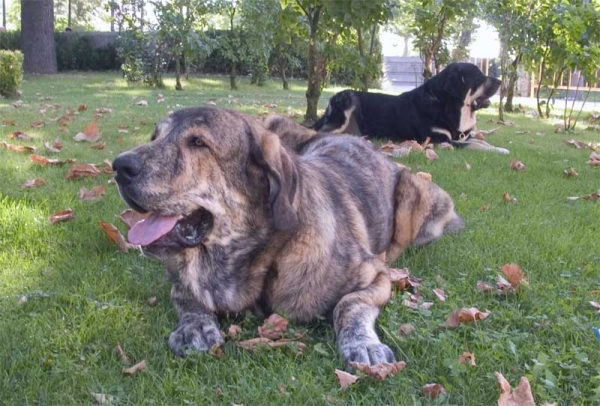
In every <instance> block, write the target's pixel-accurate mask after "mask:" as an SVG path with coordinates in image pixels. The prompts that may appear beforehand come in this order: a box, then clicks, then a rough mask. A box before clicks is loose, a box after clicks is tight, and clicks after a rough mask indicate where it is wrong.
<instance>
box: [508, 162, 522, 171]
mask: <svg viewBox="0 0 600 406" xmlns="http://www.w3.org/2000/svg"><path fill="white" fill-rule="evenodd" d="M510 169H512V170H513V171H524V170H525V164H523V162H521V161H519V160H518V159H513V160H512V162H511V163H510Z"/></svg>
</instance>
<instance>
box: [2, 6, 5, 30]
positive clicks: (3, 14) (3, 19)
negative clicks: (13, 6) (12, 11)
mask: <svg viewBox="0 0 600 406" xmlns="http://www.w3.org/2000/svg"><path fill="white" fill-rule="evenodd" d="M2 27H3V28H4V29H6V0H2Z"/></svg>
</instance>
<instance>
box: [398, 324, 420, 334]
mask: <svg viewBox="0 0 600 406" xmlns="http://www.w3.org/2000/svg"><path fill="white" fill-rule="evenodd" d="M415 330H416V328H415V326H413V325H412V324H410V323H405V324H402V325H401V326H400V327H399V328H398V335H401V336H404V337H406V336H408V335H410V334H411V333H413V332H414V331H415Z"/></svg>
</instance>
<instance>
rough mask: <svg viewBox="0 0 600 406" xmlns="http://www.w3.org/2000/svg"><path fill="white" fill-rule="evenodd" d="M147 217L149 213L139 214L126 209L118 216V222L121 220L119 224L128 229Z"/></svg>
mask: <svg viewBox="0 0 600 406" xmlns="http://www.w3.org/2000/svg"><path fill="white" fill-rule="evenodd" d="M149 215H150V213H139V212H137V211H134V210H132V209H127V210H124V211H123V212H122V213H121V214H119V220H121V222H122V223H123V224H125V226H126V227H127V229H130V228H131V227H133V226H134V225H136V224H137V223H139V222H140V221H142V220H143V219H145V218H146V217H148V216H149Z"/></svg>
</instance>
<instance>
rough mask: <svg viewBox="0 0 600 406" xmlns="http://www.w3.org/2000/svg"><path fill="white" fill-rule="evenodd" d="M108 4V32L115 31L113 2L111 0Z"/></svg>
mask: <svg viewBox="0 0 600 406" xmlns="http://www.w3.org/2000/svg"><path fill="white" fill-rule="evenodd" d="M109 4H110V32H115V2H114V0H111V2H110V3H109Z"/></svg>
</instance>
